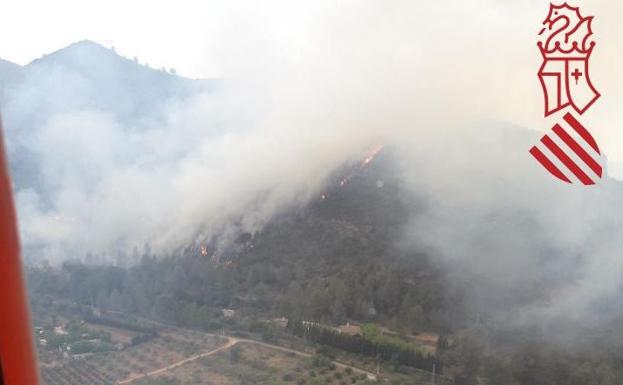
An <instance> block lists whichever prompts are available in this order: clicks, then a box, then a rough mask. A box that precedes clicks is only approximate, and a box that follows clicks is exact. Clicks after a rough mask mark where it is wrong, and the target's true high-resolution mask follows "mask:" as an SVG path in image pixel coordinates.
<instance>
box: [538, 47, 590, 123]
mask: <svg viewBox="0 0 623 385" xmlns="http://www.w3.org/2000/svg"><path fill="white" fill-rule="evenodd" d="M539 79H540V80H541V86H542V87H543V96H544V97H545V116H549V115H551V114H553V113H555V112H558V111H560V110H562V109H563V108H565V107H567V106H571V107H573V108H574V109H575V110H576V111H577V112H578V113H579V114H583V113H584V112H585V111H586V110H588V109H589V108H590V106H592V105H593V103H595V101H596V100H597V99H599V96H600V95H599V92H597V90H596V89H595V87H594V86H593V83H591V79H590V77H589V72H588V59H587V58H577V59H575V58H574V59H545V61H544V62H543V65H542V66H541V69H540V70H539Z"/></svg>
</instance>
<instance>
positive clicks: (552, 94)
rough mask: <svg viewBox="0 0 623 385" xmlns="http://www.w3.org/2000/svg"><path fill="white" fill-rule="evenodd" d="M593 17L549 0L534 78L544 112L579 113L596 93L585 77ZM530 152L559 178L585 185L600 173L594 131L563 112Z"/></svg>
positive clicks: (592, 45) (599, 160)
mask: <svg viewBox="0 0 623 385" xmlns="http://www.w3.org/2000/svg"><path fill="white" fill-rule="evenodd" d="M592 22H593V16H582V14H581V13H580V8H579V7H572V6H570V5H569V4H567V3H563V4H561V5H554V4H550V8H549V13H548V15H547V17H546V18H545V20H544V21H543V28H542V29H541V31H540V33H539V41H538V43H537V46H538V48H539V51H540V53H541V56H542V58H543V64H542V65H541V67H540V69H539V72H538V77H539V80H540V82H541V86H542V88H543V96H544V98H545V117H548V116H550V115H553V114H555V113H557V112H559V111H563V110H565V109H572V110H574V111H575V112H577V113H578V114H580V115H582V114H583V113H584V112H586V111H587V110H588V109H589V108H590V107H591V106H592V105H593V103H595V101H597V99H599V97H600V96H601V95H600V94H599V92H598V91H597V89H596V88H595V86H594V85H593V83H592V82H591V79H590V76H589V60H590V57H591V53H592V52H593V48H594V47H595V41H594V40H593V39H592V35H593V31H592ZM530 153H531V154H532V156H534V158H535V159H536V160H537V161H538V162H539V163H540V164H541V165H542V166H543V167H545V169H546V170H547V171H549V172H550V173H551V174H552V175H554V176H555V177H557V178H558V179H560V180H562V181H564V182H567V183H573V182H574V181H578V182H580V183H582V184H584V185H591V184H595V181H596V180H597V179H600V178H601V176H602V166H601V164H600V163H601V159H602V157H601V153H600V151H599V147H598V146H597V143H596V142H595V140H594V138H593V136H592V135H591V134H590V133H589V131H588V130H587V129H586V127H584V125H582V123H580V122H579V120H578V119H577V118H576V117H574V116H573V114H571V112H569V111H567V112H565V113H564V115H563V119H562V121H560V123H556V124H555V125H554V127H552V133H551V134H548V135H545V136H543V137H542V138H541V142H540V143H539V144H537V145H536V146H533V147H532V148H531V149H530Z"/></svg>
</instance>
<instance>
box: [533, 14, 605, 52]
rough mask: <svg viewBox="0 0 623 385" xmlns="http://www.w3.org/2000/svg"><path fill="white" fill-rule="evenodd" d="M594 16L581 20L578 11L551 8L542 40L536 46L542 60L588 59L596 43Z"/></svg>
mask: <svg viewBox="0 0 623 385" xmlns="http://www.w3.org/2000/svg"><path fill="white" fill-rule="evenodd" d="M592 22H593V16H587V17H584V16H582V15H581V14H580V7H572V6H570V5H569V4H567V3H563V4H561V5H554V4H550V8H549V13H548V15H547V17H546V18H545V20H544V21H543V29H541V32H539V36H542V38H541V40H540V41H539V42H538V43H537V45H538V47H539V50H540V51H541V55H543V58H544V59H588V57H589V56H590V55H591V52H593V47H594V46H595V42H594V41H592V40H590V36H591V35H592V34H593V31H592V29H591V24H592Z"/></svg>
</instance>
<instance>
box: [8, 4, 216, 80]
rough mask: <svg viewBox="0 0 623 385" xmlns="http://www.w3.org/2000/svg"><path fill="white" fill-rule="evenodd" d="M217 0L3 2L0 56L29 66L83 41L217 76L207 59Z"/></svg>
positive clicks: (190, 73)
mask: <svg viewBox="0 0 623 385" xmlns="http://www.w3.org/2000/svg"><path fill="white" fill-rule="evenodd" d="M217 3H218V2H214V1H189V0H178V1H174V2H173V1H121V0H107V1H77V0H57V1H37V0H20V1H10V2H5V3H4V4H3V7H2V8H3V9H2V12H1V13H0V57H1V58H3V59H6V60H10V61H13V62H15V63H18V64H27V63H28V62H30V61H32V60H33V59H36V58H38V57H40V56H41V55H43V54H47V53H50V52H53V51H55V50H57V49H59V48H61V47H64V46H66V45H68V44H70V43H72V42H74V41H77V40H81V39H90V40H95V41H97V42H99V43H101V44H104V45H106V46H109V47H110V46H114V47H115V48H116V49H117V51H118V52H119V53H120V54H122V55H124V56H128V57H134V56H137V57H138V58H139V60H140V61H141V62H142V63H145V62H147V63H149V64H150V66H152V67H156V68H160V67H163V66H164V67H167V68H170V67H175V68H176V69H177V71H178V72H179V73H182V74H184V75H185V76H189V77H212V76H215V75H218V74H219V70H218V68H215V67H211V66H210V61H209V60H206V56H207V55H208V54H209V49H210V39H208V37H209V36H210V29H211V27H213V26H214V22H215V16H216V14H217V13H218V12H219V7H218V4H217Z"/></svg>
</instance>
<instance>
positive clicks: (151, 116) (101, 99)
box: [0, 40, 216, 188]
mask: <svg viewBox="0 0 623 385" xmlns="http://www.w3.org/2000/svg"><path fill="white" fill-rule="evenodd" d="M215 86H216V81H214V80H193V79H188V78H184V77H182V76H178V75H176V74H172V73H169V72H166V71H164V70H156V69H153V68H150V67H148V66H146V65H143V64H140V63H138V61H135V60H131V59H128V58H125V57H122V56H120V55H118V54H117V53H116V52H115V51H114V50H112V49H108V48H106V47H104V46H102V45H100V44H98V43H95V42H93V41H89V40H83V41H80V42H77V43H73V44H71V45H69V46H67V47H65V48H63V49H60V50H58V51H56V52H53V53H51V54H48V55H44V56H43V57H41V58H39V59H36V60H34V61H33V62H31V63H29V64H27V65H25V66H19V65H17V64H14V63H11V62H8V61H5V60H0V110H1V111H2V116H3V121H4V127H5V132H6V135H7V137H8V139H7V146H8V152H9V159H10V161H11V168H12V171H13V178H14V181H15V184H16V186H17V187H18V188H28V187H33V188H36V187H37V186H40V185H41V183H40V181H39V180H38V179H39V174H40V169H41V165H40V164H38V160H37V156H36V151H33V149H32V143H33V141H34V140H36V137H37V132H39V130H40V129H41V128H42V127H44V126H45V125H46V124H49V122H50V121H52V119H54V118H55V117H57V116H62V115H63V114H69V113H80V112H84V111H96V112H97V113H99V114H103V115H105V116H109V117H110V119H111V121H114V122H116V123H118V124H121V125H123V127H124V128H126V129H127V130H144V129H148V128H152V127H158V126H159V125H161V123H162V122H163V121H164V119H165V118H166V115H167V113H168V112H169V110H170V108H168V107H169V106H175V105H179V104H180V103H181V102H182V101H183V100H184V99H186V98H188V97H190V96H192V95H195V94H197V93H199V92H202V91H208V92H209V91H211V90H213V89H214V87H215Z"/></svg>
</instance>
